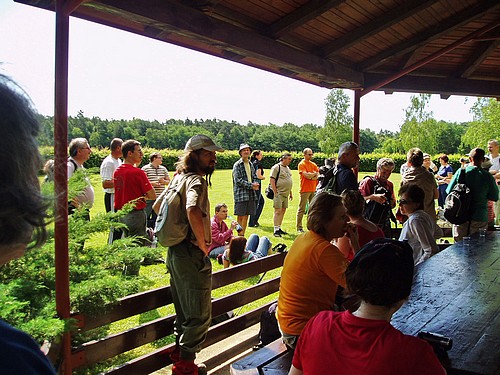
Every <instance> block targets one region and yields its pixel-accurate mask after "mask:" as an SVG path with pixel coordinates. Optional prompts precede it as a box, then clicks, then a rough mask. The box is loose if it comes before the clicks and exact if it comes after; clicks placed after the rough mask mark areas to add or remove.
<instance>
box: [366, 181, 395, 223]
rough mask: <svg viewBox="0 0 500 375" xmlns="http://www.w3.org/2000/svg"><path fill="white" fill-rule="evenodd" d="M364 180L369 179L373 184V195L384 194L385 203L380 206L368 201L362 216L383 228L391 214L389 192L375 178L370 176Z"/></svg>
mask: <svg viewBox="0 0 500 375" xmlns="http://www.w3.org/2000/svg"><path fill="white" fill-rule="evenodd" d="M366 178H369V179H371V180H372V182H373V194H384V195H385V198H386V201H385V203H384V204H380V203H378V202H375V201H374V200H370V201H369V202H368V203H366V205H365V211H364V213H363V216H364V217H365V218H366V219H367V220H370V221H371V222H372V223H375V224H377V225H378V226H379V227H381V226H384V225H385V224H386V222H387V219H388V218H389V217H390V213H391V198H392V197H391V192H390V191H389V190H387V189H386V188H385V187H383V186H382V185H381V184H380V183H379V182H378V181H377V179H376V178H374V177H371V176H366V177H365V179H366Z"/></svg>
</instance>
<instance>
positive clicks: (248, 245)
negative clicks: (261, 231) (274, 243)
mask: <svg viewBox="0 0 500 375" xmlns="http://www.w3.org/2000/svg"><path fill="white" fill-rule="evenodd" d="M270 248H271V241H270V240H269V238H267V237H266V236H262V237H260V239H259V236H257V235H256V234H255V233H253V234H251V235H250V237H249V238H248V241H247V239H246V238H245V237H239V236H238V237H233V238H232V239H231V242H230V243H229V249H227V250H226V251H224V255H223V256H222V262H223V264H224V268H228V267H229V266H231V265H233V266H234V265H237V264H241V263H246V262H249V261H251V260H255V259H259V258H263V257H265V256H266V255H267V253H268V252H269V249H270Z"/></svg>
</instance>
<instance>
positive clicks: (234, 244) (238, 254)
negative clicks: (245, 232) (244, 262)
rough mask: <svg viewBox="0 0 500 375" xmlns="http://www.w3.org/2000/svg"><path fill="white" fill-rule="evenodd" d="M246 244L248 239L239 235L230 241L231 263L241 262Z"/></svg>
mask: <svg viewBox="0 0 500 375" xmlns="http://www.w3.org/2000/svg"><path fill="white" fill-rule="evenodd" d="M246 245H247V239H246V238H245V237H242V236H237V237H233V238H232V239H231V242H229V262H230V263H231V264H238V263H240V262H241V258H243V254H244V253H245V248H246Z"/></svg>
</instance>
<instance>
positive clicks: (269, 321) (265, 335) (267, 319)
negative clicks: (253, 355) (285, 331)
mask: <svg viewBox="0 0 500 375" xmlns="http://www.w3.org/2000/svg"><path fill="white" fill-rule="evenodd" d="M276 307H278V303H277V302H274V303H273V304H272V305H271V306H269V308H268V309H267V310H266V311H263V312H262V314H261V316H260V331H259V344H258V345H255V346H254V350H258V349H260V348H262V347H264V346H266V345H267V344H270V343H272V342H273V341H274V340H277V339H279V338H280V337H281V332H280V330H279V328H278V320H276Z"/></svg>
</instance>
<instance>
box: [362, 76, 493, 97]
mask: <svg viewBox="0 0 500 375" xmlns="http://www.w3.org/2000/svg"><path fill="white" fill-rule="evenodd" d="M388 77H389V75H388V74H373V73H366V74H365V85H367V86H370V85H373V84H376V83H377V82H381V81H383V80H385V79H387V78H388ZM379 90H383V91H389V92H390V91H396V92H401V91H403V92H414V93H429V94H437V93H441V94H445V95H447V94H452V95H465V96H477V92H481V95H482V96H491V97H496V96H498V93H499V92H500V81H489V80H478V79H470V78H469V79H464V78H449V77H448V78H437V77H422V76H418V77H416V76H411V75H407V76H404V77H401V78H399V79H397V80H395V81H392V82H389V83H387V84H385V85H384V86H382V87H380V88H379Z"/></svg>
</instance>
